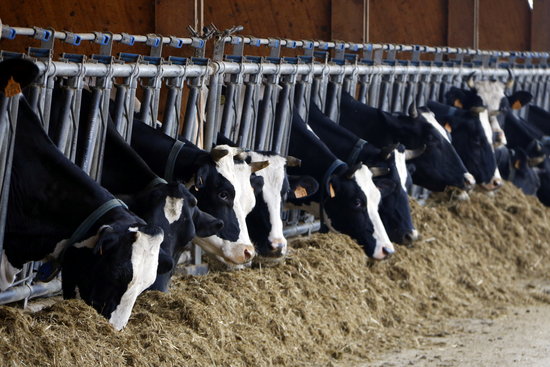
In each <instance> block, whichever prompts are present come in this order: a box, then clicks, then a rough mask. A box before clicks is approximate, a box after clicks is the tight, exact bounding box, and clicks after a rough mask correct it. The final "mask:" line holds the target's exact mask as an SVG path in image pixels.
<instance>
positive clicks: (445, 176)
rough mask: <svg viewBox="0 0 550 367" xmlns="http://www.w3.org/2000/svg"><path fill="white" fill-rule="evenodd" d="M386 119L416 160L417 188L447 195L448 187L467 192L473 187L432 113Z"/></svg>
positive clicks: (419, 110)
mask: <svg viewBox="0 0 550 367" xmlns="http://www.w3.org/2000/svg"><path fill="white" fill-rule="evenodd" d="M385 116H386V119H387V120H388V121H391V122H389V123H390V124H391V125H390V126H393V127H394V131H395V134H396V136H398V137H399V141H400V142H401V143H403V144H404V145H405V146H406V147H407V150H409V153H408V155H411V156H412V158H411V159H410V161H411V163H414V165H415V167H416V169H415V171H414V173H413V176H412V178H413V182H414V183H415V184H417V185H420V186H423V187H425V188H427V189H429V190H431V191H443V190H444V189H445V187H447V186H454V187H458V188H461V189H467V188H468V187H469V186H470V185H472V181H473V178H472V177H471V174H469V173H468V171H467V169H466V167H465V166H464V163H463V162H462V160H461V159H460V157H459V156H458V154H457V152H456V150H455V149H454V147H453V146H452V144H451V142H450V139H449V137H448V135H447V132H446V131H445V129H443V128H442V127H441V125H439V123H438V122H437V120H436V119H435V116H434V115H433V113H432V112H431V111H429V110H427V109H425V108H421V109H418V110H416V112H414V113H410V114H409V116H398V117H394V116H389V115H388V114H385ZM414 152H417V154H414ZM420 153H421V154H420Z"/></svg>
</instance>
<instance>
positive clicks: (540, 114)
mask: <svg viewBox="0 0 550 367" xmlns="http://www.w3.org/2000/svg"><path fill="white" fill-rule="evenodd" d="M528 109H529V110H528V111H529V112H528V115H527V121H528V122H529V123H531V124H533V125H534V126H536V127H537V128H538V129H539V130H540V131H541V132H542V133H543V134H544V135H546V136H548V135H550V112H548V111H546V110H544V109H542V108H540V107H539V106H534V105H529V107H528Z"/></svg>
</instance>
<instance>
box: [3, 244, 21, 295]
mask: <svg viewBox="0 0 550 367" xmlns="http://www.w3.org/2000/svg"><path fill="white" fill-rule="evenodd" d="M20 271H21V269H18V268H16V267H15V266H13V265H12V264H11V263H10V261H9V260H8V257H7V256H6V251H2V260H1V262H0V291H5V290H6V289H8V288H9V287H10V286H11V285H12V284H13V282H14V281H15V276H16V275H17V274H18V273H19V272H20Z"/></svg>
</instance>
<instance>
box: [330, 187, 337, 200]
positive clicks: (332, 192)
mask: <svg viewBox="0 0 550 367" xmlns="http://www.w3.org/2000/svg"><path fill="white" fill-rule="evenodd" d="M329 189H330V197H331V198H333V197H335V196H336V193H335V192H334V187H332V184H329Z"/></svg>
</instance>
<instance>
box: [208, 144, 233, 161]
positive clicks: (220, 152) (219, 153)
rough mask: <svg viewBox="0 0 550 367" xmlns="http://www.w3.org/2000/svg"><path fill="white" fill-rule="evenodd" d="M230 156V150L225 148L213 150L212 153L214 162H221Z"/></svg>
mask: <svg viewBox="0 0 550 367" xmlns="http://www.w3.org/2000/svg"><path fill="white" fill-rule="evenodd" d="M228 154H229V150H227V149H224V148H218V147H214V148H212V151H210V155H211V156H212V159H213V160H214V162H217V161H219V160H220V159H222V158H223V157H225V156H226V155H228Z"/></svg>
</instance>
